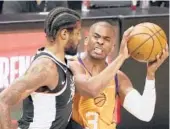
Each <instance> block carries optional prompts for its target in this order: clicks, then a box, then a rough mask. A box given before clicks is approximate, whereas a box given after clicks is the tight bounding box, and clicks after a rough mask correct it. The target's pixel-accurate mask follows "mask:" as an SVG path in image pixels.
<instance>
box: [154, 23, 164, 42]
mask: <svg viewBox="0 0 170 129" xmlns="http://www.w3.org/2000/svg"><path fill="white" fill-rule="evenodd" d="M153 27H154V28H155V30H156V31H157V29H156V27H155V25H154V24H153ZM162 31H163V30H162ZM159 35H160V36H161V37H162V38H163V39H164V40H165V41H166V40H167V39H166V37H164V36H163V35H161V33H159Z"/></svg>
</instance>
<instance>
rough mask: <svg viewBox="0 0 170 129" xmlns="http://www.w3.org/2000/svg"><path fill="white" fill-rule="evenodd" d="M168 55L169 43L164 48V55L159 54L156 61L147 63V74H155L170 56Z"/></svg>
mask: <svg viewBox="0 0 170 129" xmlns="http://www.w3.org/2000/svg"><path fill="white" fill-rule="evenodd" d="M168 56H169V49H168V45H167V46H166V48H165V49H164V50H163V52H162V55H157V57H156V61H154V62H149V63H148V64H147V76H155V72H156V71H157V69H158V68H159V67H160V66H161V65H162V64H163V62H164V61H165V60H166V59H167V58H168Z"/></svg>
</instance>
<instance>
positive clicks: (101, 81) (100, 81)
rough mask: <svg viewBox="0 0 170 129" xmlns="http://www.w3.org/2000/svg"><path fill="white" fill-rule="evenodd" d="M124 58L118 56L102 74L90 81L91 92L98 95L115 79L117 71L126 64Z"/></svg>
mask: <svg viewBox="0 0 170 129" xmlns="http://www.w3.org/2000/svg"><path fill="white" fill-rule="evenodd" d="M124 60H125V59H124V57H123V56H118V57H117V58H116V59H115V60H114V61H113V62H112V63H110V64H109V65H108V67H107V68H105V69H104V70H103V71H102V72H101V73H100V74H98V75H96V76H94V77H92V78H90V79H89V80H88V84H89V90H91V91H94V92H95V94H98V93H99V92H100V91H101V90H103V89H104V88H106V87H107V85H108V83H109V82H110V80H112V79H114V76H115V75H116V73H117V71H118V70H119V69H120V67H121V66H122V64H123V63H124Z"/></svg>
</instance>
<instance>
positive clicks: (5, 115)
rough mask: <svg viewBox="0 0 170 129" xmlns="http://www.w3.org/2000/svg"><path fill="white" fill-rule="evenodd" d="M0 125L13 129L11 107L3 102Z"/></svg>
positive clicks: (0, 106) (2, 128)
mask: <svg viewBox="0 0 170 129" xmlns="http://www.w3.org/2000/svg"><path fill="white" fill-rule="evenodd" d="M0 127H1V129H11V118H10V108H9V106H8V105H5V104H2V103H1V104H0Z"/></svg>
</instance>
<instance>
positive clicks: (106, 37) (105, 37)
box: [94, 33, 111, 39]
mask: <svg viewBox="0 0 170 129" xmlns="http://www.w3.org/2000/svg"><path fill="white" fill-rule="evenodd" d="M94 34H95V35H97V36H99V37H103V38H104V39H111V38H110V37H108V36H101V35H99V34H98V33H94Z"/></svg>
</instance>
